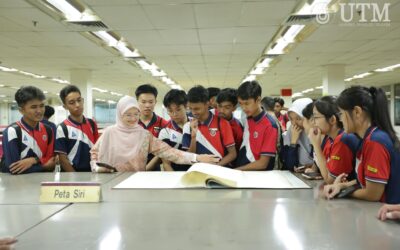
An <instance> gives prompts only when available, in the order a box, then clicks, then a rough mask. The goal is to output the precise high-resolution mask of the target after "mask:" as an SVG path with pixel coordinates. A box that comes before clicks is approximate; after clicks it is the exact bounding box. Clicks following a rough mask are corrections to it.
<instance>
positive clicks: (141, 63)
mask: <svg viewBox="0 0 400 250" xmlns="http://www.w3.org/2000/svg"><path fill="white" fill-rule="evenodd" d="M136 62H137V64H139V66H140V67H141V68H142V69H144V70H149V69H151V68H152V67H151V65H150V64H149V63H148V62H146V61H145V60H139V61H136Z"/></svg>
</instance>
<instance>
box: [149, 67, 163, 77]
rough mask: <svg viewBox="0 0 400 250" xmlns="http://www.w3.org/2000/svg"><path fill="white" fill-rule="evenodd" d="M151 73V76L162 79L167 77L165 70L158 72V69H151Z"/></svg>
mask: <svg viewBox="0 0 400 250" xmlns="http://www.w3.org/2000/svg"><path fill="white" fill-rule="evenodd" d="M150 72H151V74H152V75H153V76H156V77H161V76H166V75H167V74H166V73H165V72H164V71H163V70H161V71H158V70H156V69H151V70H150Z"/></svg>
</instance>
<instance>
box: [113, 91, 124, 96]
mask: <svg viewBox="0 0 400 250" xmlns="http://www.w3.org/2000/svg"><path fill="white" fill-rule="evenodd" d="M110 94H111V95H115V96H123V94H120V93H117V92H110Z"/></svg>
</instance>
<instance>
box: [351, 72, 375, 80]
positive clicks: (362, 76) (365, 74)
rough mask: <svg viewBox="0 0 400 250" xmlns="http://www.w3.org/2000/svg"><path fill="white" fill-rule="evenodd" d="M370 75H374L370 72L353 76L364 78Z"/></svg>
mask: <svg viewBox="0 0 400 250" xmlns="http://www.w3.org/2000/svg"><path fill="white" fill-rule="evenodd" d="M369 75H372V73H369V72H366V73H362V74H359V75H355V76H353V78H355V79H359V78H364V77H366V76H369Z"/></svg>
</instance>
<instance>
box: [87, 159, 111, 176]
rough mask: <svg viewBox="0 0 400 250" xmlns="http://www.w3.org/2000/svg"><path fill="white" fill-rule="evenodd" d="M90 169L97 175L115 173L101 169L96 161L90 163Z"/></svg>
mask: <svg viewBox="0 0 400 250" xmlns="http://www.w3.org/2000/svg"><path fill="white" fill-rule="evenodd" d="M90 168H91V169H92V172H95V173H112V172H114V171H113V170H112V169H108V168H105V167H100V166H99V165H97V162H96V161H90Z"/></svg>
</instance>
